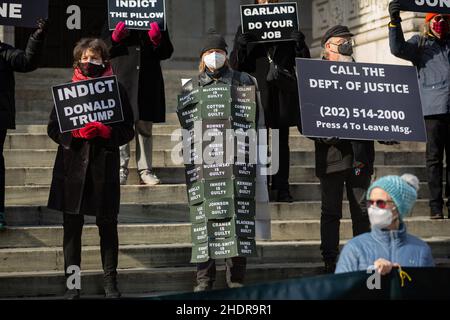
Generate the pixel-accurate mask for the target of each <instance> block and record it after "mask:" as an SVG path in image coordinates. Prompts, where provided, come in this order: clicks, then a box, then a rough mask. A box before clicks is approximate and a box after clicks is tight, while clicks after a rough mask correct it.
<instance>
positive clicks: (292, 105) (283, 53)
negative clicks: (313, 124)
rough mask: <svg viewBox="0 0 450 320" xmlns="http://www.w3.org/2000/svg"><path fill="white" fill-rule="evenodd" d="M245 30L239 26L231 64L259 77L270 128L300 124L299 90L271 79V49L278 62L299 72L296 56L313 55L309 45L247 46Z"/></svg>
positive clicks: (273, 57)
mask: <svg viewBox="0 0 450 320" xmlns="http://www.w3.org/2000/svg"><path fill="white" fill-rule="evenodd" d="M241 34H242V28H241V27H239V28H238V31H237V33H236V36H235V40H234V48H233V51H232V52H231V55H230V63H231V67H232V68H233V69H235V70H239V71H243V72H247V73H249V74H251V75H252V76H254V77H255V78H256V80H257V81H258V84H259V88H260V91H261V98H262V104H263V107H264V113H265V118H266V124H267V126H268V127H270V128H274V129H276V128H280V127H292V126H297V125H298V124H299V122H300V108H299V99H298V92H294V93H292V92H287V91H282V90H280V89H278V87H276V86H274V85H273V84H269V83H268V82H267V74H268V73H269V69H270V63H269V58H268V53H270V56H271V58H272V60H273V61H274V62H275V64H276V65H277V66H278V67H279V68H282V69H286V70H289V71H291V72H292V74H295V72H294V71H295V58H310V57H311V55H310V52H309V49H308V47H307V46H306V45H305V44H304V43H302V44H298V43H296V42H294V41H283V42H277V43H265V44H256V43H250V44H248V45H247V46H246V47H242V46H240V45H239V44H238V39H239V37H240V35H241Z"/></svg>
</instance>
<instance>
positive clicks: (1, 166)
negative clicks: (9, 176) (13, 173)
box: [0, 130, 6, 212]
mask: <svg viewBox="0 0 450 320" xmlns="http://www.w3.org/2000/svg"><path fill="white" fill-rule="evenodd" d="M5 139H6V130H0V212H5V158H4V157H3V145H4V144H5Z"/></svg>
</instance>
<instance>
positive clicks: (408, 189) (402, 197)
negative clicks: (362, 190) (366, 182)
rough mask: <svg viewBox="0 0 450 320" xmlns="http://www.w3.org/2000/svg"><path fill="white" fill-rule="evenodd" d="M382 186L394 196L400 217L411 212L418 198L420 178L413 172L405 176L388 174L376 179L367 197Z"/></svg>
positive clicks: (393, 199)
mask: <svg viewBox="0 0 450 320" xmlns="http://www.w3.org/2000/svg"><path fill="white" fill-rule="evenodd" d="M375 188H380V189H383V190H384V191H386V193H387V194H389V196H390V197H391V198H392V201H393V202H394V203H395V206H396V207H397V211H398V213H399V214H400V218H402V219H403V218H404V217H405V216H406V215H407V214H409V213H411V211H412V209H413V207H414V204H415V203H416V200H417V191H418V190H419V179H418V178H417V177H416V176H414V175H412V174H404V175H403V176H401V177H399V176H386V177H383V178H381V179H379V180H377V181H375V182H374V183H373V184H372V185H371V186H370V188H369V190H368V192H367V199H369V198H370V193H371V192H372V190H373V189H375Z"/></svg>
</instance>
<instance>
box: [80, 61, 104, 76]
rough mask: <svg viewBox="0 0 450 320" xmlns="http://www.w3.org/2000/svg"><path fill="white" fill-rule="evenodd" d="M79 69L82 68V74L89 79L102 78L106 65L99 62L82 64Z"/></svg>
mask: <svg viewBox="0 0 450 320" xmlns="http://www.w3.org/2000/svg"><path fill="white" fill-rule="evenodd" d="M78 67H79V68H80V71H81V73H82V74H83V75H84V76H85V77H89V78H98V77H100V76H102V75H103V73H104V72H105V69H106V67H105V65H104V64H103V63H99V62H98V61H90V62H80V63H79V64H78Z"/></svg>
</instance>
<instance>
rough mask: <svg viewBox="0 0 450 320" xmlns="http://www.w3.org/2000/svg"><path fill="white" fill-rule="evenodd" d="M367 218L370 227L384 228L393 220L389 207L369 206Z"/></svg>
mask: <svg viewBox="0 0 450 320" xmlns="http://www.w3.org/2000/svg"><path fill="white" fill-rule="evenodd" d="M368 212H369V220H370V225H371V226H372V228H377V229H385V228H387V227H389V226H390V225H391V224H392V222H393V215H392V211H391V210H389V209H380V208H378V207H375V208H374V207H370V208H369V209H368Z"/></svg>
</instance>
